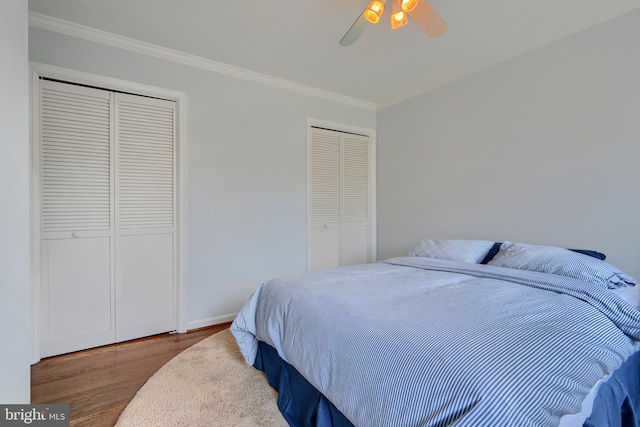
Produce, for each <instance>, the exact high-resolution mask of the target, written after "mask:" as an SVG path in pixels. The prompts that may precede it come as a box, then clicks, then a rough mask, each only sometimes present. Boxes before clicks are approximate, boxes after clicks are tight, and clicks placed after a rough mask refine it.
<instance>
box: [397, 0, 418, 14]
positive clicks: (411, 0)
mask: <svg viewBox="0 0 640 427" xmlns="http://www.w3.org/2000/svg"><path fill="white" fill-rule="evenodd" d="M399 1H400V8H402V11H403V12H406V13H409V12H411V11H412V10H413V9H415V8H416V6H417V5H418V2H419V1H420V0H399Z"/></svg>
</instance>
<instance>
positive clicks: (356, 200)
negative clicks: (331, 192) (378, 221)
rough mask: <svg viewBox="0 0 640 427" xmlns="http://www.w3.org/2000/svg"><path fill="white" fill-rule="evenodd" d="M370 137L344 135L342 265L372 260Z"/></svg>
mask: <svg viewBox="0 0 640 427" xmlns="http://www.w3.org/2000/svg"><path fill="white" fill-rule="evenodd" d="M369 208H370V207H369V138H367V137H365V136H361V135H352V134H345V135H344V136H343V138H342V227H341V255H340V258H341V265H349V264H360V263H366V262H368V261H369V258H370V255H369V252H370V251H369V247H370V235H371V229H370V224H371V221H370V218H369V217H370V209H369Z"/></svg>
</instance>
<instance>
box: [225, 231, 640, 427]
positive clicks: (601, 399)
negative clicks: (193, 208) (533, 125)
mask: <svg viewBox="0 0 640 427" xmlns="http://www.w3.org/2000/svg"><path fill="white" fill-rule="evenodd" d="M582 252H583V253H579V252H575V251H573V250H568V249H563V248H556V247H549V246H536V245H527V244H524V243H514V242H502V243H501V244H496V243H495V242H486V241H467V240H464V241H463V240H427V241H422V242H420V243H419V244H418V245H416V247H415V248H414V249H413V250H412V251H411V252H410V253H409V256H406V257H398V258H392V259H388V260H384V261H380V262H376V263H370V264H361V265H355V266H348V267H341V268H338V269H332V270H323V271H318V272H312V273H306V274H301V275H296V276H288V277H281V278H278V279H274V280H270V281H268V282H265V283H263V284H262V285H260V287H259V288H258V289H257V290H256V291H255V293H254V294H253V295H252V296H251V298H250V299H249V300H248V301H247V303H246V304H245V305H244V307H243V308H242V309H241V311H240V312H239V314H238V315H237V317H236V319H235V320H234V322H233V324H232V326H231V331H232V333H233V334H234V336H235V338H236V340H237V342H238V345H239V347H240V350H241V352H242V354H243V356H244V357H245V359H246V361H247V363H249V364H250V365H253V366H255V367H256V368H258V369H262V370H265V372H266V374H267V377H268V379H269V382H270V384H271V385H272V386H273V387H274V388H276V389H277V390H278V392H279V398H278V399H279V401H278V406H279V407H280V410H281V412H282V413H283V415H284V417H285V419H287V421H288V422H289V424H290V425H293V426H298V425H300V426H302V425H309V426H333V427H343V426H358V427H377V426H380V427H382V426H393V427H401V426H425V427H426V426H456V427H462V426H474V427H475V426H518V427H525V426H536V427H538V426H550V427H551V426H553V427H556V426H561V427H569V426H582V425H584V426H587V427H599V426H608V427H609V426H611V427H612V426H614V425H621V426H625V427H626V426H637V425H638V418H637V415H640V411H639V405H640V402H639V400H640V390H639V389H640V385H639V384H638V383H639V382H640V353H638V350H639V349H640V311H639V309H638V307H637V304H638V300H639V299H640V297H639V296H640V293H639V292H638V288H640V287H639V286H636V283H635V280H634V279H633V278H632V277H630V276H629V275H627V274H625V273H624V272H622V271H620V270H618V269H616V268H615V267H614V266H613V265H611V264H608V263H607V262H605V261H604V260H603V259H598V258H603V257H604V256H600V255H602V254H600V253H598V252H593V251H582ZM585 253H587V254H585Z"/></svg>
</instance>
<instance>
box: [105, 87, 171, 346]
mask: <svg viewBox="0 0 640 427" xmlns="http://www.w3.org/2000/svg"><path fill="white" fill-rule="evenodd" d="M115 96H116V107H115V108H116V147H117V148H116V177H117V179H116V182H117V184H116V322H117V339H118V341H123V340H128V339H132V338H137V337H140V336H146V335H151V334H156V333H159V332H164V331H167V330H172V329H175V324H176V323H175V322H176V314H175V304H174V301H175V293H176V271H175V258H176V252H175V251H176V242H175V209H176V204H175V184H176V176H175V143H174V141H175V105H176V104H175V102H173V101H166V100H161V99H154V98H144V97H140V96H133V95H126V94H120V93H118V94H116V95H115Z"/></svg>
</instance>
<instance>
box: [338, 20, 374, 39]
mask: <svg viewBox="0 0 640 427" xmlns="http://www.w3.org/2000/svg"><path fill="white" fill-rule="evenodd" d="M367 25H369V21H367V19H366V18H365V17H364V13H361V14H360V16H359V17H358V19H356V22H354V23H353V25H352V26H351V28H349V31H347V33H346V34H345V35H344V36H343V37H342V39H341V40H340V46H350V45H352V44H353V43H355V41H356V40H358V37H360V34H362V32H363V31H364V29H365V28H367Z"/></svg>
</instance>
